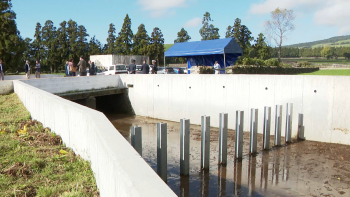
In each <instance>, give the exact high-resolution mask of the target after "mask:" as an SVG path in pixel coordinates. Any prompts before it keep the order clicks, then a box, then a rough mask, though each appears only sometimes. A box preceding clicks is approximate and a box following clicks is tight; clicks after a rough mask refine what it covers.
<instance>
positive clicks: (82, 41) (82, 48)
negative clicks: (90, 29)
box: [77, 25, 89, 59]
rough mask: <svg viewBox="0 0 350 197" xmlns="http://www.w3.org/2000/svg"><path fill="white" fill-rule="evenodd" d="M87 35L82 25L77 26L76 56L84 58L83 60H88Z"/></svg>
mask: <svg viewBox="0 0 350 197" xmlns="http://www.w3.org/2000/svg"><path fill="white" fill-rule="evenodd" d="M88 36H89V34H88V33H87V30H86V28H85V27H84V26H83V25H79V26H78V50H77V54H78V56H79V57H80V56H84V59H88V57H87V56H88V52H89V44H88V42H87V37H88Z"/></svg>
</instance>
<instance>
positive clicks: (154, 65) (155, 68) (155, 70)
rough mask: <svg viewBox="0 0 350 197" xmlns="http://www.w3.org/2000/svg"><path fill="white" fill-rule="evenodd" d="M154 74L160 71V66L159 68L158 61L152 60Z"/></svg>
mask: <svg viewBox="0 0 350 197" xmlns="http://www.w3.org/2000/svg"><path fill="white" fill-rule="evenodd" d="M151 68H152V74H157V71H158V66H157V61H156V60H152V66H151Z"/></svg>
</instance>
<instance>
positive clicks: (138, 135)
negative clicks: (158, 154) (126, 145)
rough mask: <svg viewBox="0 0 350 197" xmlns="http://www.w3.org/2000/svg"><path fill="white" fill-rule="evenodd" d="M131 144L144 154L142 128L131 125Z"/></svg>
mask: <svg viewBox="0 0 350 197" xmlns="http://www.w3.org/2000/svg"><path fill="white" fill-rule="evenodd" d="M131 145H132V146H133V147H134V149H135V150H136V151H137V152H138V153H139V154H140V155H141V156H142V128H141V127H134V126H132V127H131Z"/></svg>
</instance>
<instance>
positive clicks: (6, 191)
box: [0, 94, 99, 197]
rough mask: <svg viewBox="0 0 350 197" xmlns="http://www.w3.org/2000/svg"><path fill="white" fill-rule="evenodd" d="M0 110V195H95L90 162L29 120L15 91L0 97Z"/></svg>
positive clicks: (35, 122)
mask: <svg viewBox="0 0 350 197" xmlns="http://www.w3.org/2000/svg"><path fill="white" fill-rule="evenodd" d="M0 113H1V119H0V196H28V197H29V196H99V192H98V189H97V187H96V181H95V178H94V176H93V172H92V171H91V168H90V163H89V162H87V161H84V160H83V159H81V158H80V157H79V156H77V155H75V154H74V152H73V151H72V150H71V149H69V148H67V147H65V146H64V145H63V144H62V140H61V137H60V136H57V135H56V134H54V133H51V132H50V130H49V129H48V128H44V127H43V126H42V124H41V123H40V122H37V121H35V120H33V121H32V120H30V116H29V112H28V111H27V110H26V109H25V108H24V106H23V104H22V103H20V101H19V99H18V97H17V95H16V94H11V95H5V96H0ZM25 125H27V126H26V127H27V132H26V133H22V134H20V133H18V132H17V131H18V130H20V129H21V130H23V129H24V126H25ZM61 150H65V151H67V153H66V154H65V153H62V152H61Z"/></svg>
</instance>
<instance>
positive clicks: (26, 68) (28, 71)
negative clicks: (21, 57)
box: [24, 60, 41, 79]
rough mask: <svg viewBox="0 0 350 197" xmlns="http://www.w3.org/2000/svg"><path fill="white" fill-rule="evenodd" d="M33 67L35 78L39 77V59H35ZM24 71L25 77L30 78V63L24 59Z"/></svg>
mask: <svg viewBox="0 0 350 197" xmlns="http://www.w3.org/2000/svg"><path fill="white" fill-rule="evenodd" d="M34 69H35V78H37V79H38V78H40V72H41V70H40V69H41V66H40V62H39V60H36V61H35V67H34ZM24 72H25V74H26V76H27V79H29V78H30V64H29V60H26V64H25V66H24Z"/></svg>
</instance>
